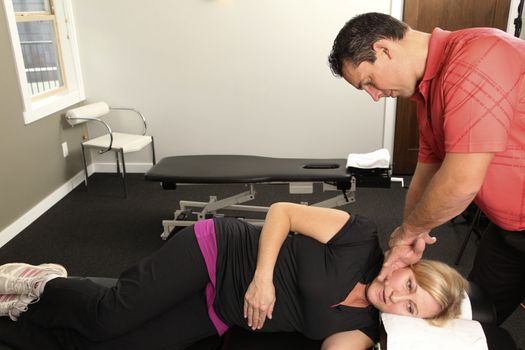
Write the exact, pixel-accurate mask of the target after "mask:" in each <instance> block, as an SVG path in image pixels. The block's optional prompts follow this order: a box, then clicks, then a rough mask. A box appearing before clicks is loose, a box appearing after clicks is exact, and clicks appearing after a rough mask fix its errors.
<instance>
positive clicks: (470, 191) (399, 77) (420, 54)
mask: <svg viewBox="0 0 525 350" xmlns="http://www.w3.org/2000/svg"><path fill="white" fill-rule="evenodd" d="M329 62H330V65H331V69H332V71H333V72H334V74H335V75H338V76H342V77H343V78H344V79H345V80H346V81H348V82H349V83H350V84H351V85H353V86H354V87H356V88H358V89H360V90H365V91H366V92H367V93H369V94H370V96H371V97H372V99H374V101H378V100H379V99H380V98H381V97H406V98H410V99H412V100H414V101H416V103H417V118H418V124H419V136H420V137H419V139H420V141H419V142H420V145H419V157H418V163H417V167H416V170H415V173H414V176H413V179H412V181H411V183H410V187H409V190H408V193H407V197H406V203H405V210H404V217H403V223H402V224H401V226H399V227H398V228H396V229H395V230H394V232H393V233H392V235H391V237H390V242H389V246H390V250H389V251H388V252H387V258H386V260H385V263H384V265H383V270H382V271H381V274H380V277H381V278H385V277H387V276H389V275H390V274H391V273H392V271H394V270H395V269H397V268H400V267H402V266H406V265H408V264H412V263H414V262H416V261H418V260H419V259H420V258H421V256H422V254H423V251H424V249H425V246H426V244H432V243H434V242H435V239H434V238H433V237H431V236H430V235H429V233H430V230H431V229H433V228H434V227H436V226H438V225H440V224H442V223H445V222H447V221H449V220H450V219H452V218H454V217H455V216H457V215H459V214H460V213H461V212H463V210H465V208H466V207H467V206H468V205H469V204H470V203H471V202H472V201H474V202H475V203H476V204H477V205H478V206H479V207H480V208H481V210H482V211H483V212H484V213H485V214H486V216H487V217H488V218H489V219H490V220H491V222H492V223H491V224H490V227H489V229H488V230H487V232H486V233H485V234H484V235H483V238H482V241H481V244H480V247H479V249H478V252H477V254H476V258H475V261H474V266H473V268H472V271H471V273H470V276H469V278H470V279H472V280H473V281H475V282H476V283H477V284H479V285H480V286H481V287H482V288H484V289H485V290H486V291H487V292H488V293H489V294H490V296H491V297H492V298H493V300H494V303H495V305H496V309H497V316H498V322H499V323H501V322H503V321H504V320H505V319H506V318H507V317H508V316H509V315H510V314H511V313H512V312H513V310H514V309H515V308H516V307H517V306H518V305H519V304H520V302H521V301H522V300H523V299H524V298H525V41H522V40H519V39H516V38H514V37H512V36H510V35H508V34H506V33H505V32H502V31H500V30H497V29H491V28H471V29H465V30H459V31H455V32H448V31H444V30H441V29H439V28H436V29H435V30H434V31H433V32H432V33H423V32H419V31H415V30H413V29H411V28H410V27H408V26H407V25H406V24H405V23H403V22H400V21H398V20H396V19H394V18H393V17H391V16H388V15H385V14H379V13H367V14H363V15H359V16H356V17H354V18H353V19H352V20H350V21H349V22H348V23H347V24H346V25H345V26H344V27H343V28H342V29H341V31H340V32H339V34H338V36H337V38H336V39H335V41H334V45H333V49H332V52H331V54H330V57H329Z"/></svg>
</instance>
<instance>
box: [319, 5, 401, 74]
mask: <svg viewBox="0 0 525 350" xmlns="http://www.w3.org/2000/svg"><path fill="white" fill-rule="evenodd" d="M407 30H408V26H407V25H406V24H405V23H403V22H401V21H399V20H397V19H395V18H394V17H392V16H389V15H385V14H384V13H376V12H370V13H364V14H361V15H357V16H355V17H354V18H352V19H351V20H349V21H348V22H346V24H345V25H344V27H343V28H342V29H341V31H340V32H339V34H337V37H336V38H335V40H334V45H333V46H332V52H330V56H329V57H328V62H329V63H330V69H331V70H332V72H333V73H334V75H336V76H342V75H343V73H342V70H343V63H345V62H350V63H352V64H353V65H354V67H357V66H358V65H359V64H360V63H361V62H365V61H366V62H370V63H374V62H375V60H376V54H375V52H374V49H373V47H372V46H373V45H374V43H375V42H376V41H378V40H380V39H392V40H401V39H403V37H404V36H405V33H406V31H407Z"/></svg>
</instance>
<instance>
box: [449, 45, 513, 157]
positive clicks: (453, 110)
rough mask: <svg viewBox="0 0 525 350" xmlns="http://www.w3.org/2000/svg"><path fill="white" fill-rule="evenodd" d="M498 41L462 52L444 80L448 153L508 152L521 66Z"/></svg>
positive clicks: (453, 61)
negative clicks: (506, 150)
mask: <svg viewBox="0 0 525 350" xmlns="http://www.w3.org/2000/svg"><path fill="white" fill-rule="evenodd" d="M509 46H510V44H509V43H508V42H506V41H504V40H502V39H501V38H498V37H497V36H493V37H489V38H487V37H484V38H482V39H479V40H473V41H472V42H471V43H469V44H467V45H465V46H464V47H462V49H461V52H459V53H458V54H457V55H456V57H455V59H454V60H452V61H451V62H450V63H449V64H448V65H447V67H446V68H445V69H446V72H445V74H444V76H443V85H442V86H443V90H442V92H443V101H444V135H445V151H446V152H500V151H503V150H505V149H506V145H507V139H508V133H509V128H510V125H511V122H512V119H513V118H514V107H513V106H515V105H516V102H517V100H518V93H519V89H520V86H519V85H520V79H521V77H522V75H523V63H522V62H521V59H520V57H519V56H518V55H516V54H512V49H511V48H510V47H509Z"/></svg>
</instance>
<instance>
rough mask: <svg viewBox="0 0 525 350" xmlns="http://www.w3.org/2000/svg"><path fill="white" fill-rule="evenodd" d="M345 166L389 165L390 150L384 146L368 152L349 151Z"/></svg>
mask: <svg viewBox="0 0 525 350" xmlns="http://www.w3.org/2000/svg"><path fill="white" fill-rule="evenodd" d="M346 167H353V168H361V169H373V168H388V167H390V152H388V150H387V149H386V148H381V149H378V150H377V151H374V152H370V153H350V154H349V155H348V160H347V162H346Z"/></svg>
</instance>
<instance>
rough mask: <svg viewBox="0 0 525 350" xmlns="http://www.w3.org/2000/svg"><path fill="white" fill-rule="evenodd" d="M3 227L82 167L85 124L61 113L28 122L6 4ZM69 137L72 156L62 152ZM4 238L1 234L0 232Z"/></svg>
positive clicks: (0, 73)
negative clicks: (67, 122) (69, 123)
mask: <svg viewBox="0 0 525 350" xmlns="http://www.w3.org/2000/svg"><path fill="white" fill-rule="evenodd" d="M0 77H1V84H0V106H1V107H0V159H1V160H2V168H1V172H0V203H1V206H0V232H1V231H2V230H3V229H4V228H6V227H7V226H9V225H10V224H11V223H13V222H14V221H15V220H17V219H18V218H19V217H20V216H22V215H23V214H25V213H26V212H28V211H29V210H30V209H31V208H33V207H34V206H35V205H36V204H38V203H39V202H41V201H42V200H43V199H44V198H46V197H47V196H48V195H49V194H51V193H52V192H53V191H55V190H56V189H57V188H59V187H60V186H62V185H63V184H64V183H66V182H67V181H68V180H69V179H71V178H72V177H73V176H74V175H76V174H77V173H78V172H79V171H81V170H82V164H81V163H82V161H81V157H80V147H79V142H80V140H81V133H82V128H74V129H71V128H69V127H68V126H66V125H64V123H63V120H62V118H61V115H62V113H56V114H55V115H53V116H50V117H46V118H44V119H41V120H39V121H37V122H34V123H32V124H29V125H24V119H23V116H22V102H21V96H20V92H19V88H18V80H17V76H16V68H15V61H14V58H13V55H12V50H11V43H10V39H9V33H8V27H7V23H6V21H5V13H4V7H3V6H0ZM62 142H67V143H68V146H69V151H70V156H69V157H67V158H64V157H63V155H62V146H61V144H62ZM0 239H1V237H0Z"/></svg>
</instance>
